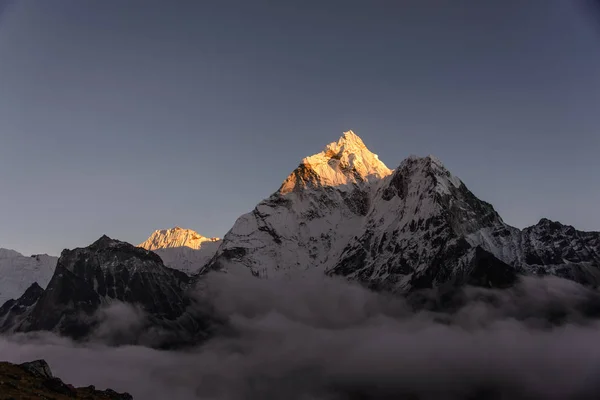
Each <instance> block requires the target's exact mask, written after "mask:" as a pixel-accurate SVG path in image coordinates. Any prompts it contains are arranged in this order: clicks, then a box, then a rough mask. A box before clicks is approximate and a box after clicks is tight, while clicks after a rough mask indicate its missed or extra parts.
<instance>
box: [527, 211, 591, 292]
mask: <svg viewBox="0 0 600 400" xmlns="http://www.w3.org/2000/svg"><path fill="white" fill-rule="evenodd" d="M522 246H523V261H524V263H525V264H526V265H527V266H528V267H529V269H531V270H532V271H534V272H538V273H541V274H552V275H556V276H559V277H562V278H566V279H569V280H573V281H576V282H578V283H582V284H586V285H591V286H599V285H600V232H582V231H578V230H576V229H575V228H573V227H572V226H568V225H563V224H561V223H559V222H553V221H550V220H548V219H545V218H543V219H542V220H540V222H539V223H538V224H536V225H534V226H531V227H529V228H525V229H524V230H523V232H522Z"/></svg>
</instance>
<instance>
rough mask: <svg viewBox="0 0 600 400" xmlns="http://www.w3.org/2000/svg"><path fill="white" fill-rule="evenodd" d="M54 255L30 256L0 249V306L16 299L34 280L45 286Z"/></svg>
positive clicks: (50, 275)
mask: <svg viewBox="0 0 600 400" xmlns="http://www.w3.org/2000/svg"><path fill="white" fill-rule="evenodd" d="M56 260H57V258H56V257H52V256H49V255H47V254H37V255H32V256H30V257H27V256H24V255H23V254H21V253H19V252H17V251H14V250H9V249H0V306H2V305H3V304H4V303H5V302H6V301H7V300H9V299H17V298H19V296H21V295H22V294H23V293H24V292H25V290H26V289H27V288H28V287H29V286H31V284H33V283H34V282H37V283H38V284H39V285H40V286H41V287H44V288H45V287H46V285H47V284H48V282H49V281H50V278H52V274H53V273H54V268H55V267H56Z"/></svg>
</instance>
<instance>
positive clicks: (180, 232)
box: [138, 226, 220, 250]
mask: <svg viewBox="0 0 600 400" xmlns="http://www.w3.org/2000/svg"><path fill="white" fill-rule="evenodd" d="M219 240H220V239H219V238H208V237H205V236H202V235H200V234H199V233H198V232H196V231H193V230H191V229H185V228H181V227H179V226H175V227H174V228H171V229H162V230H156V231H154V232H153V233H152V235H150V237H149V238H148V239H147V240H146V241H145V242H143V243H140V244H139V245H138V247H142V248H144V249H146V250H158V249H165V248H172V247H189V248H192V249H195V250H197V249H199V248H200V247H202V243H205V242H217V241H219Z"/></svg>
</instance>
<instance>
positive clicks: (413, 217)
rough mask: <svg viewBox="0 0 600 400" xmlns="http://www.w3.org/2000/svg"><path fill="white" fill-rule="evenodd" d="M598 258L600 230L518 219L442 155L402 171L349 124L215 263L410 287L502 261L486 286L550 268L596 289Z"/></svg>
mask: <svg viewBox="0 0 600 400" xmlns="http://www.w3.org/2000/svg"><path fill="white" fill-rule="evenodd" d="M599 255H600V233H598V232H579V231H576V230H575V229H574V228H572V227H567V226H563V225H560V224H559V223H553V222H550V221H548V220H542V221H540V223H539V224H537V225H536V226H533V227H530V228H526V229H524V230H519V229H517V228H514V227H511V226H509V225H507V224H506V223H504V221H503V220H502V218H501V217H500V216H499V215H498V213H497V212H496V211H495V210H494V208H493V207H492V205H490V204H488V203H486V202H484V201H481V200H479V199H478V198H477V197H476V196H475V195H474V194H473V193H472V192H471V191H469V189H468V188H467V187H466V185H465V184H464V183H463V182H462V181H461V180H460V179H458V178H457V177H455V176H454V175H452V174H451V173H450V172H449V171H448V170H447V169H446V168H445V167H444V165H443V164H442V163H441V162H440V161H439V160H438V159H436V158H435V157H433V156H428V157H415V156H412V157H409V158H408V159H406V160H404V161H403V162H402V164H401V165H400V166H399V167H398V168H397V169H396V170H394V171H391V170H389V169H388V168H387V167H386V166H385V165H384V164H383V163H382V162H381V161H380V160H379V158H378V157H377V155H375V154H373V153H371V152H370V151H369V150H368V149H367V148H366V146H365V145H364V143H363V142H362V140H361V139H360V138H359V137H358V136H357V135H356V134H354V133H353V132H351V131H349V132H346V133H344V134H343V135H342V137H341V138H340V139H339V141H338V142H334V143H331V144H329V145H328V146H327V147H326V148H325V149H324V150H323V151H322V152H321V153H318V154H316V155H314V156H311V157H307V158H305V159H304V160H302V163H301V164H300V166H299V167H298V168H297V169H296V170H295V171H293V172H292V174H290V176H289V177H288V178H287V179H286V180H285V182H284V183H283V184H282V186H281V187H280V189H279V190H278V191H277V192H275V193H274V194H273V195H271V196H270V197H269V198H267V199H266V200H264V201H262V202H261V203H259V204H258V205H257V206H256V208H255V209H254V210H253V211H252V212H250V213H248V214H245V215H243V216H241V217H240V218H239V219H238V220H237V221H236V223H235V224H234V226H233V228H232V229H231V230H230V231H229V232H228V233H227V234H226V235H225V237H224V239H223V243H222V245H221V246H220V248H219V250H218V251H217V253H216V255H215V257H214V258H213V259H212V260H211V262H210V263H209V265H208V266H207V268H206V269H205V271H206V270H210V269H218V270H225V271H228V272H230V273H240V274H248V275H255V276H258V277H262V278H277V277H280V276H289V275H293V274H306V273H325V274H330V275H342V276H345V277H348V278H349V279H353V280H357V281H360V282H363V283H365V284H367V285H369V286H370V287H373V288H378V289H386V290H393V291H411V290H415V289H420V288H427V287H435V286H439V285H442V284H445V283H453V284H463V283H467V282H470V281H471V275H472V274H473V273H474V271H479V272H478V273H477V275H478V276H479V275H480V273H481V272H482V271H485V270H486V269H485V265H493V266H494V267H493V268H494V270H495V271H496V272H495V273H493V274H490V276H479V278H478V279H477V280H478V281H479V282H481V283H482V284H484V285H487V286H496V285H503V284H505V283H506V281H507V279H508V278H507V279H504V278H503V279H500V280H497V278H498V276H504V277H509V276H510V275H515V274H517V273H520V274H551V275H557V276H561V277H565V278H568V279H572V280H575V281H577V282H580V283H583V284H586V285H592V286H597V285H598V284H599V283H600V273H599V271H600V257H599ZM492 275H493V276H494V277H495V278H493V277H492ZM510 280H511V279H508V281H510Z"/></svg>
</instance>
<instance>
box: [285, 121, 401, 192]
mask: <svg viewBox="0 0 600 400" xmlns="http://www.w3.org/2000/svg"><path fill="white" fill-rule="evenodd" d="M391 173H392V171H391V170H390V169H389V168H388V167H386V165H385V164H384V163H383V162H382V161H380V160H379V157H378V156H377V154H374V153H372V152H371V151H370V150H369V149H368V148H367V146H365V144H364V143H363V141H362V139H361V138H360V137H358V135H356V134H355V133H354V132H352V131H347V132H344V133H343V134H342V136H341V137H340V139H339V140H338V141H337V142H332V143H329V144H328V145H327V146H325V149H323V151H321V152H320V153H317V154H314V155H312V156H310V157H306V158H304V159H303V160H302V162H301V163H300V165H299V166H298V168H296V169H295V170H294V171H293V172H292V173H291V174H290V175H289V176H288V177H287V179H286V180H285V181H284V182H283V184H282V185H281V187H280V189H279V192H280V193H282V194H286V193H289V192H292V191H294V190H300V189H302V188H304V187H306V186H312V187H324V186H336V187H339V188H340V189H343V188H344V187H347V186H348V188H351V187H349V185H351V184H360V183H363V182H366V183H369V182H372V181H375V180H378V179H382V178H384V177H386V176H388V175H390V174H391Z"/></svg>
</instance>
